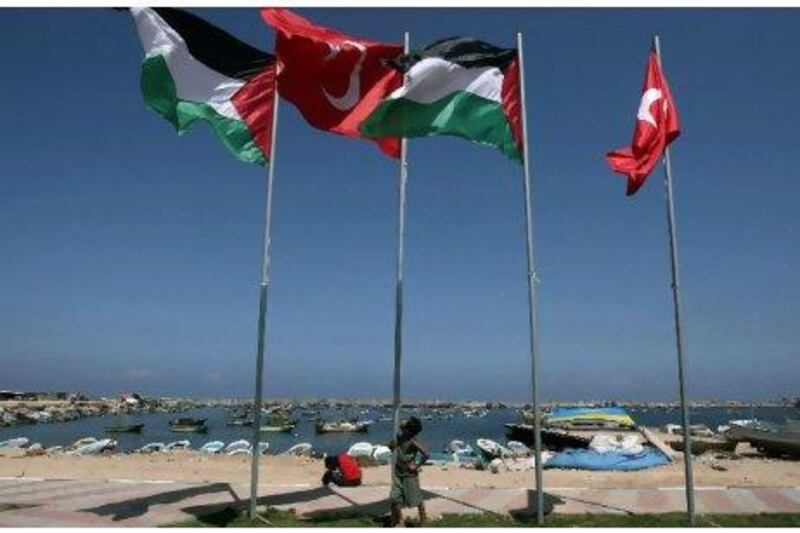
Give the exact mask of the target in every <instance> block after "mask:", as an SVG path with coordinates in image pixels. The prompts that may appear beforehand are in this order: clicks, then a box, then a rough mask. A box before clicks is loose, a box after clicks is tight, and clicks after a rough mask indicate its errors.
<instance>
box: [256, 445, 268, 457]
mask: <svg viewBox="0 0 800 533" xmlns="http://www.w3.org/2000/svg"><path fill="white" fill-rule="evenodd" d="M267 450H269V442H259V443H258V454H259V455H264V454H265V453H267Z"/></svg>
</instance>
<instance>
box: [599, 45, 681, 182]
mask: <svg viewBox="0 0 800 533" xmlns="http://www.w3.org/2000/svg"><path fill="white" fill-rule="evenodd" d="M680 133H681V128H680V122H679V120H678V109H677V107H675V100H674V99H673V98H672V93H671V92H670V90H669V86H668V85H667V78H666V77H665V76H664V73H663V72H662V71H661V64H660V61H659V59H658V55H657V54H656V53H655V51H653V50H651V51H650V56H649V59H648V63H647V73H646V74H645V78H644V85H643V86H642V98H641V100H640V102H639V111H638V112H637V113H636V129H635V130H634V133H633V141H632V142H631V145H630V146H626V147H624V148H620V149H618V150H614V151H613V152H609V153H608V154H607V155H606V160H607V161H608V164H609V165H611V169H612V170H613V171H614V172H617V173H619V174H624V175H625V176H627V177H628V188H627V195H628V196H631V195H633V194H635V193H636V191H638V190H639V188H640V187H641V186H642V185H643V184H644V182H645V180H646V179H647V176H648V175H649V174H650V172H651V171H652V170H653V168H655V166H656V165H657V164H658V161H659V159H661V156H662V155H663V153H664V150H665V149H666V147H667V145H668V144H669V143H671V142H672V141H673V140H675V139H676V138H677V137H678V135H680Z"/></svg>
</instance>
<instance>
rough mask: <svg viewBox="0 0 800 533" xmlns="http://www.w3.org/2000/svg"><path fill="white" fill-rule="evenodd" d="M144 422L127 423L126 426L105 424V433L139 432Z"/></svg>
mask: <svg viewBox="0 0 800 533" xmlns="http://www.w3.org/2000/svg"><path fill="white" fill-rule="evenodd" d="M143 427H144V424H129V425H127V426H106V427H105V428H103V430H104V431H105V432H106V433H141V432H142V428H143Z"/></svg>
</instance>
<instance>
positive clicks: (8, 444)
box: [0, 437, 30, 448]
mask: <svg viewBox="0 0 800 533" xmlns="http://www.w3.org/2000/svg"><path fill="white" fill-rule="evenodd" d="M29 442H30V440H29V439H27V438H25V437H17V438H15V439H8V440H4V441H0V448H24V447H25V446H27V445H28V443H29Z"/></svg>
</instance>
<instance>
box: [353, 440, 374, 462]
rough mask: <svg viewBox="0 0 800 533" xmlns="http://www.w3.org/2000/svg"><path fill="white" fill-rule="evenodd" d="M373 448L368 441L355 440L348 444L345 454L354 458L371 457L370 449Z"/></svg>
mask: <svg viewBox="0 0 800 533" xmlns="http://www.w3.org/2000/svg"><path fill="white" fill-rule="evenodd" d="M374 448H375V446H373V445H372V443H370V442H356V443H355V444H353V445H352V446H350V449H349V450H347V455H349V456H350V457H354V458H358V457H362V458H371V457H372V450H373V449H374Z"/></svg>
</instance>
